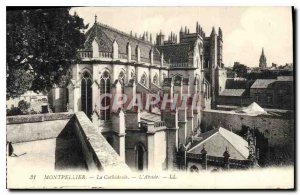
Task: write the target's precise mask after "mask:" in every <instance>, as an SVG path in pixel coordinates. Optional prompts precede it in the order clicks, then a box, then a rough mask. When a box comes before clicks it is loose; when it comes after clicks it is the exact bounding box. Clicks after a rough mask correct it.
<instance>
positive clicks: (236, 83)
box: [225, 78, 254, 89]
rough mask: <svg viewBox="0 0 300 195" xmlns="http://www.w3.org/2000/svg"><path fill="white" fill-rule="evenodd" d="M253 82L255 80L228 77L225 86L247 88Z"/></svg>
mask: <svg viewBox="0 0 300 195" xmlns="http://www.w3.org/2000/svg"><path fill="white" fill-rule="evenodd" d="M253 83H254V80H246V79H235V78H234V79H233V78H228V79H227V80H226V84H225V88H226V89H247V88H250V87H251V85H252V84H253Z"/></svg>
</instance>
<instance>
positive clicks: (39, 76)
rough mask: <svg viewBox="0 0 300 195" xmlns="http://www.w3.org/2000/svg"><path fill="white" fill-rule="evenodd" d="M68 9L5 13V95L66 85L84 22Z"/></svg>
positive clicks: (75, 58)
mask: <svg viewBox="0 0 300 195" xmlns="http://www.w3.org/2000/svg"><path fill="white" fill-rule="evenodd" d="M69 10H70V8H67V7H65V8H56V9H29V10H14V11H7V25H6V27H7V31H6V41H7V42H6V43H7V54H6V57H7V77H6V83H7V87H6V96H7V98H9V97H13V98H14V97H18V96H20V95H22V94H23V93H25V92H26V91H27V90H33V91H35V92H45V91H48V90H50V89H51V88H52V86H53V85H54V84H56V85H59V86H60V85H62V84H66V82H68V80H69V78H70V73H69V69H70V66H71V64H73V63H76V61H77V60H79V58H78V55H77V50H78V49H79V48H81V47H82V45H83V41H84V34H83V33H82V30H83V29H86V28H87V26H86V25H84V23H83V19H82V18H80V17H79V16H78V15H77V14H76V13H74V15H70V14H69Z"/></svg>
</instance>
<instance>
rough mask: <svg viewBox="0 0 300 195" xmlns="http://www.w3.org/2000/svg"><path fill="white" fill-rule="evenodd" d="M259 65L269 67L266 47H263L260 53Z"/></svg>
mask: <svg viewBox="0 0 300 195" xmlns="http://www.w3.org/2000/svg"><path fill="white" fill-rule="evenodd" d="M259 67H260V68H266V67H267V58H266V56H265V53H264V48H262V51H261V55H260V58H259Z"/></svg>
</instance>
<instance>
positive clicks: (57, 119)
mask: <svg viewBox="0 0 300 195" xmlns="http://www.w3.org/2000/svg"><path fill="white" fill-rule="evenodd" d="M72 116H73V114H67V113H64V114H46V115H44V114H36V115H21V116H11V117H6V124H7V125H6V132H7V133H6V135H7V141H9V142H12V143H19V142H28V141H35V140H42V139H50V138H56V137H57V136H58V135H59V134H60V133H61V131H62V130H63V129H64V128H65V127H66V125H67V123H68V122H69V120H70V118H71V117H72Z"/></svg>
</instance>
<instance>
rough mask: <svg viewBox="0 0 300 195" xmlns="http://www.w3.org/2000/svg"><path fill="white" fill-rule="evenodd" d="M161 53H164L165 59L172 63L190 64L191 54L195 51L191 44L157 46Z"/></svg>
mask: <svg viewBox="0 0 300 195" xmlns="http://www.w3.org/2000/svg"><path fill="white" fill-rule="evenodd" d="M157 48H158V50H159V51H160V53H163V55H164V59H165V60H166V61H167V62H169V60H170V62H171V63H174V62H176V63H183V62H188V60H189V52H192V51H193V50H194V47H193V44H191V43H180V44H169V45H160V46H157Z"/></svg>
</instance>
